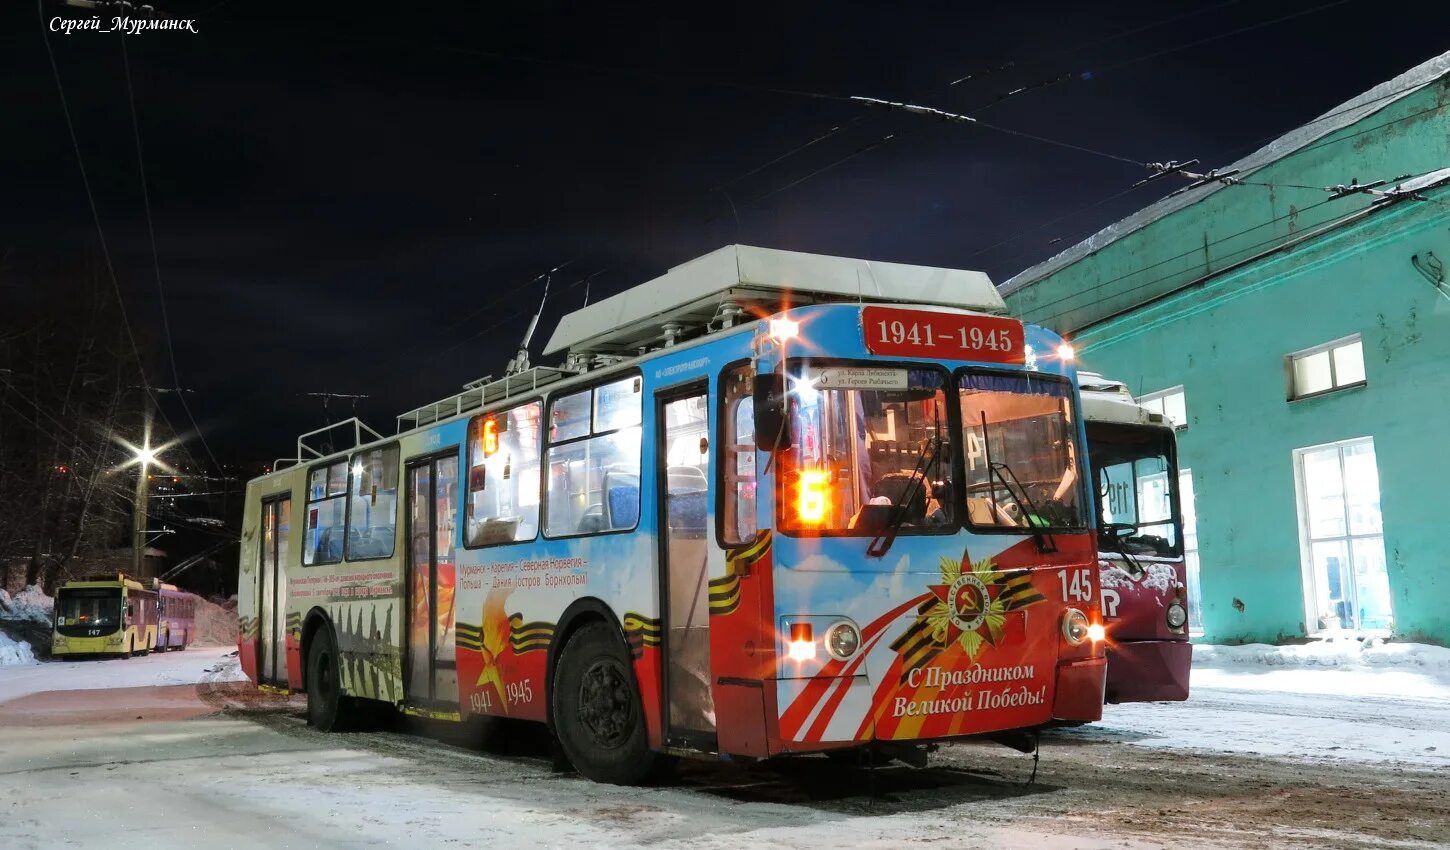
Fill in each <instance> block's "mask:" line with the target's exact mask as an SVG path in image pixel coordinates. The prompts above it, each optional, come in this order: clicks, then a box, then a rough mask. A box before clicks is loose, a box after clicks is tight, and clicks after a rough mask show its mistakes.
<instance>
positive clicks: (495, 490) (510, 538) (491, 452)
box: [467, 401, 544, 546]
mask: <svg viewBox="0 0 1450 850" xmlns="http://www.w3.org/2000/svg"><path fill="white" fill-rule="evenodd" d="M543 413H544V405H543V402H538V401H534V402H529V403H528V404H523V405H520V406H518V407H515V408H512V409H510V410H505V411H495V412H492V413H487V414H483V415H481V416H475V417H474V418H473V421H472V422H470V423H469V425H468V469H469V473H468V503H467V513H468V545H469V546H490V545H493V544H497V543H517V542H519V541H523V540H533V539H534V537H535V535H536V534H537V532H538V529H539V422H540V420H541V419H542V418H543Z"/></svg>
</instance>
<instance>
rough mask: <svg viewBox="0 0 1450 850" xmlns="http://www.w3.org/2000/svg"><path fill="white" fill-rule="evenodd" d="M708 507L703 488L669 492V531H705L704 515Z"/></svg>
mask: <svg viewBox="0 0 1450 850" xmlns="http://www.w3.org/2000/svg"><path fill="white" fill-rule="evenodd" d="M707 507H708V503H707V499H706V493H705V491H704V490H703V489H701V490H691V491H689V492H681V493H676V492H671V493H670V495H669V522H670V530H671V531H694V532H700V533H703V532H704V531H705V515H706V508H707Z"/></svg>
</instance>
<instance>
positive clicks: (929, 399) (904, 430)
mask: <svg viewBox="0 0 1450 850" xmlns="http://www.w3.org/2000/svg"><path fill="white" fill-rule="evenodd" d="M787 375H788V376H789V378H788V381H787V383H788V388H787V391H788V394H789V401H790V411H791V429H792V432H791V436H792V443H791V445H792V446H793V450H792V451H791V452H790V453H789V456H790V460H789V461H788V463H789V466H790V467H791V468H790V469H789V470H787V471H786V474H785V475H784V476H783V481H784V485H785V499H784V500H783V505H782V507H783V512H782V514H783V515H782V517H781V521H782V524H783V527H784V528H787V529H790V530H795V531H810V532H834V533H840V534H849V535H858V536H866V537H874V536H875V535H876V533H877V532H878V530H879V527H880V524H879V521H878V522H875V523H873V522H867V521H863V520H864V518H865V517H866V516H867V515H868V514H869V513H870V511H871V508H872V507H873V506H874V507H877V508H879V509H880V510H882V511H888V512H894V513H895V515H896V521H897V522H900V530H901V531H902V532H903V533H911V530H912V529H916V530H922V529H926V530H932V529H936V530H943V529H944V528H945V527H947V526H950V525H952V524H953V522H954V520H953V516H954V514H955V510H954V499H953V498H952V495H951V494H952V492H953V491H952V464H951V457H952V454H951V451H950V446H948V445H946V443H947V442H948V441H949V440H948V438H949V436H950V434H951V424H950V422H949V421H948V418H947V416H948V409H949V408H948V404H947V394H946V390H947V385H946V374H945V373H944V372H942V371H940V370H936V369H930V368H926V369H921V368H916V369H907V368H878V367H871V366H860V365H846V364H840V363H837V362H829V363H824V362H809V361H792V362H791V363H790V364H789V365H788V367H787ZM933 438H935V439H937V440H939V441H941V443H942V445H941V446H940V448H939V449H937V450H933V451H927V450H926V448H927V444H928V442H929V441H930V440H932V439H933Z"/></svg>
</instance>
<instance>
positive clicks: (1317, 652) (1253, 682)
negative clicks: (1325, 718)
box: [1192, 638, 1450, 701]
mask: <svg viewBox="0 0 1450 850" xmlns="http://www.w3.org/2000/svg"><path fill="white" fill-rule="evenodd" d="M1192 687H1193V688H1200V687H1203V688H1230V689H1234V690H1257V691H1275V692H1279V693H1299V694H1336V695H1340V696H1346V697H1356V696H1383V697H1389V698H1411V699H1431V700H1441V701H1450V649H1446V648H1445V647H1442V646H1430V645H1429V644H1423V643H1387V642H1385V641H1383V640H1381V639H1379V638H1371V639H1367V640H1363V641H1360V640H1355V639H1353V638H1329V639H1326V640H1319V641H1314V642H1312V643H1306V644H1302V645H1298V646H1269V645H1268V644H1263V643H1251V644H1247V645H1244V646H1213V645H1198V646H1194V647H1193V680H1192Z"/></svg>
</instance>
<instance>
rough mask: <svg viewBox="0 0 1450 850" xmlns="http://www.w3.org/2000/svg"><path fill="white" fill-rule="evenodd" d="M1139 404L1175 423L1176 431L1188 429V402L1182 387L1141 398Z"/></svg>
mask: <svg viewBox="0 0 1450 850" xmlns="http://www.w3.org/2000/svg"><path fill="white" fill-rule="evenodd" d="M1138 403H1139V404H1141V405H1142V406H1144V407H1146V408H1148V409H1149V410H1151V411H1153V412H1154V413H1159V414H1162V415H1163V418H1164V419H1166V420H1168V421H1169V422H1172V423H1173V427H1174V428H1175V429H1176V430H1179V431H1182V430H1183V429H1184V428H1187V427H1188V401H1187V399H1186V398H1185V397H1184V395H1183V387H1181V386H1179V387H1172V388H1170V389H1166V390H1159V391H1158V392H1156V393H1148V394H1147V395H1145V396H1142V397H1140V398H1139V399H1138Z"/></svg>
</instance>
